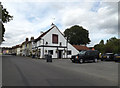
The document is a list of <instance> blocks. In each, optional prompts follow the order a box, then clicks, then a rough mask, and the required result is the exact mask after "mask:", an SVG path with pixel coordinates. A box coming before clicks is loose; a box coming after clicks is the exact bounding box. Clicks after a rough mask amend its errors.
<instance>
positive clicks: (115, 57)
mask: <svg viewBox="0 0 120 88" xmlns="http://www.w3.org/2000/svg"><path fill="white" fill-rule="evenodd" d="M114 60H115V61H116V62H117V61H120V54H115V55H114Z"/></svg>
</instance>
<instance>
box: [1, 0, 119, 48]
mask: <svg viewBox="0 0 120 88" xmlns="http://www.w3.org/2000/svg"><path fill="white" fill-rule="evenodd" d="M90 1H91V0H89V1H88V0H70V1H68V0H66V1H63V0H61V1H59V0H58V1H56V0H44V1H41V0H36V1H35V0H26V1H25V0H24V1H18V0H8V1H7V0H5V1H4V2H2V4H3V6H4V8H7V11H8V12H9V13H10V15H12V16H13V17H14V18H13V20H12V21H10V22H8V23H7V24H4V25H5V29H6V31H5V37H4V39H5V42H3V44H2V46H4V47H11V46H14V45H16V44H21V43H22V42H23V41H24V40H25V38H26V37H28V38H30V37H31V36H34V37H35V38H37V37H38V36H39V35H40V32H41V31H43V32H45V31H46V30H48V29H49V28H50V25H51V23H52V22H53V23H54V24H56V26H57V27H58V28H59V29H60V31H62V32H64V30H65V29H67V28H70V27H71V26H73V25H79V26H82V27H83V28H85V29H87V30H88V31H89V38H90V40H91V42H90V44H89V45H87V46H94V45H95V44H97V43H99V42H100V40H102V39H103V40H107V39H109V38H111V37H117V38H118V3H117V2H105V1H102V0H92V1H91V2H90Z"/></svg>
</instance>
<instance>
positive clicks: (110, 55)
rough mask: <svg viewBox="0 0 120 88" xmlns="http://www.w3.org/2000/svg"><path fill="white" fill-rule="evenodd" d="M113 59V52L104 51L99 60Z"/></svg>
mask: <svg viewBox="0 0 120 88" xmlns="http://www.w3.org/2000/svg"><path fill="white" fill-rule="evenodd" d="M107 60H110V61H113V60H114V54H113V53H105V54H103V55H102V58H101V61H107Z"/></svg>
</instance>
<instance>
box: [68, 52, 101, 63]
mask: <svg viewBox="0 0 120 88" xmlns="http://www.w3.org/2000/svg"><path fill="white" fill-rule="evenodd" d="M70 59H71V61H72V62H73V63H74V62H79V63H83V62H85V61H89V60H92V61H94V62H97V61H98V59H99V51H97V50H86V51H81V52H79V54H77V55H73V56H72V57H71V58H70Z"/></svg>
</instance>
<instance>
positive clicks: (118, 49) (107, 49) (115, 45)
mask: <svg viewBox="0 0 120 88" xmlns="http://www.w3.org/2000/svg"><path fill="white" fill-rule="evenodd" d="M103 42H104V41H103V40H101V41H100V43H99V44H96V45H95V46H94V48H95V49H96V50H99V51H100V52H101V53H120V39H117V38H116V37H112V38H110V39H109V40H107V42H106V44H104V43H103Z"/></svg>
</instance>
